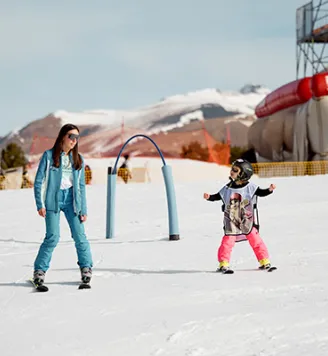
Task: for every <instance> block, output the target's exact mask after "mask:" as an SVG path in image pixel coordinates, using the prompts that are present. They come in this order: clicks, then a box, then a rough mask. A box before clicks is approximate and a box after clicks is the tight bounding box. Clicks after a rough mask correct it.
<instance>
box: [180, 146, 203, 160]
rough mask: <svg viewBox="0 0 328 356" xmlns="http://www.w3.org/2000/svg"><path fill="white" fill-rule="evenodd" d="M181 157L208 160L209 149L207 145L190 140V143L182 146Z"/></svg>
mask: <svg viewBox="0 0 328 356" xmlns="http://www.w3.org/2000/svg"><path fill="white" fill-rule="evenodd" d="M180 157H181V158H189V159H195V160H198V161H207V160H208V149H207V147H204V146H202V145H201V144H200V143H199V142H198V141H193V142H190V143H189V145H186V146H185V145H183V146H182V149H181V153H180Z"/></svg>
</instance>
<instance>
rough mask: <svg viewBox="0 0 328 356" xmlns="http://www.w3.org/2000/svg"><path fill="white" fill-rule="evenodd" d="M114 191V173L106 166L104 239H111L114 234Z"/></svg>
mask: <svg viewBox="0 0 328 356" xmlns="http://www.w3.org/2000/svg"><path fill="white" fill-rule="evenodd" d="M115 193H116V174H112V168H111V167H108V177H107V212H106V239H111V238H112V237H113V236H114V220H115Z"/></svg>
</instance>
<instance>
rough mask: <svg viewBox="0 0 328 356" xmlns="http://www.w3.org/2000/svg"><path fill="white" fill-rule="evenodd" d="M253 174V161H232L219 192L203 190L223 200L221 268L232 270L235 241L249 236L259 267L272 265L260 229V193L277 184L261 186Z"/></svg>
mask: <svg viewBox="0 0 328 356" xmlns="http://www.w3.org/2000/svg"><path fill="white" fill-rule="evenodd" d="M252 175H253V168H252V165H251V164H250V163H249V162H248V161H246V160H243V159H237V160H236V161H234V162H233V163H232V167H231V171H230V182H229V183H228V184H227V185H225V186H224V187H223V188H222V189H221V190H220V191H219V192H218V193H216V194H213V195H210V194H208V193H204V199H206V200H209V201H217V200H222V202H223V206H222V211H223V212H224V220H223V224H224V236H223V239H222V242H221V245H220V247H219V250H218V260H219V267H218V269H217V271H218V272H223V273H227V272H228V273H232V272H233V271H232V270H230V268H229V263H230V256H231V252H232V249H233V247H234V245H235V242H239V241H244V240H248V242H249V244H250V245H251V247H252V249H253V251H254V253H255V255H256V258H257V260H258V261H259V263H260V267H259V268H260V269H269V268H270V267H271V264H270V260H269V253H268V250H267V248H266V246H265V244H264V242H263V240H262V239H261V237H260V235H259V232H258V229H259V225H258V216H257V213H256V216H255V214H254V213H255V211H256V212H257V206H256V204H257V197H265V196H267V195H269V194H271V193H272V192H273V190H274V189H275V188H276V186H275V185H274V184H271V185H270V187H269V188H267V189H261V188H259V187H258V186H257V185H256V184H254V183H252V182H249V179H250V178H251V176H252Z"/></svg>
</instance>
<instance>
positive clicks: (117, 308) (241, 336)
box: [0, 176, 328, 356]
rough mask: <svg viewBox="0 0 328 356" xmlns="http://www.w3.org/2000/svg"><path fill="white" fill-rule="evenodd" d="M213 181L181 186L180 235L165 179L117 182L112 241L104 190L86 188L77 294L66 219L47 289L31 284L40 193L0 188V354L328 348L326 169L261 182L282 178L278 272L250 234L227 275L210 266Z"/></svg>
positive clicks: (273, 238) (211, 354) (242, 355)
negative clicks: (171, 231)
mask: <svg viewBox="0 0 328 356" xmlns="http://www.w3.org/2000/svg"><path fill="white" fill-rule="evenodd" d="M209 178H210V179H211V180H209V181H204V182H197V183H195V182H194V183H184V184H182V183H179V184H176V195H177V204H178V212H179V223H180V235H181V240H180V241H168V221H167V206H166V194H165V189H164V186H163V184H162V183H161V184H157V183H156V184H155V183H152V184H144V185H142V184H141V185H140V184H131V185H118V186H117V206H116V209H117V211H116V236H115V238H114V239H112V240H105V238H104V234H105V231H104V230H105V212H106V204H105V199H106V188H105V186H101V185H100V186H89V187H88V190H87V195H88V203H89V220H88V221H87V223H86V230H87V234H88V236H89V239H90V241H91V248H92V252H93V258H94V265H95V266H94V277H93V282H92V289H91V290H84V291H79V290H77V281H78V279H79V271H78V269H77V265H76V254H75V250H74V245H73V242H72V240H71V238H70V233H69V229H68V227H67V224H66V222H65V219H64V217H62V228H61V236H62V237H61V241H60V243H59V245H58V246H57V248H56V250H55V253H54V255H53V260H52V264H51V269H50V270H49V272H48V273H47V283H48V285H49V288H50V291H49V292H48V293H44V294H36V293H34V292H33V291H32V289H31V287H30V286H29V284H28V283H27V282H26V280H27V278H29V277H30V276H31V272H32V269H33V261H34V258H35V256H36V253H37V250H38V248H39V246H40V243H41V241H42V238H43V233H44V221H43V219H42V218H40V217H39V216H38V215H37V213H36V209H35V207H34V201H33V193H32V190H23V191H0V201H1V205H0V231H1V236H0V246H1V249H0V265H1V267H2V269H1V270H2V273H1V277H0V312H1V318H0V335H1V346H0V347H1V355H3V356H16V355H24V356H41V355H42V356H43V355H47V356H58V355H63V356H64V355H65V356H66V355H67V356H89V355H97V356H108V355H113V356H127V355H133V356H183V355H188V356H217V355H222V356H223V355H228V356H255V355H256V356H260V355H261V356H294V355H295V356H296V355H297V356H309V355H311V356H326V355H327V354H328V298H327V295H328V284H327V271H326V264H327V258H328V240H327V236H326V235H327V233H326V232H327V231H326V225H325V223H324V222H325V221H326V215H327V213H326V212H327V206H328V195H327V192H326V191H325V190H322V189H321V187H322V186H324V185H325V182H326V177H325V176H317V177H298V178H284V179H278V178H275V179H264V180H262V179H259V180H255V182H257V183H259V184H260V186H261V187H267V186H268V185H269V183H271V182H274V183H276V184H277V189H276V191H275V192H274V194H273V195H271V196H269V197H267V198H260V201H259V209H260V221H261V231H260V232H261V235H262V236H263V238H264V240H265V242H266V244H267V246H268V248H269V251H270V254H271V257H272V262H273V263H274V264H276V265H277V266H278V270H277V271H275V272H273V273H272V274H270V273H267V272H265V271H259V270H257V261H256V259H255V257H254V255H253V252H252V250H251V248H250V246H249V245H248V243H247V242H244V243H239V244H237V245H236V246H235V248H234V251H233V255H232V261H231V262H232V266H233V268H234V269H235V274H234V275H229V276H227V275H220V274H217V273H214V272H213V271H215V269H216V266H217V262H216V254H217V247H218V245H219V243H220V241H221V236H222V213H221V210H220V204H219V203H211V202H206V201H204V200H203V199H202V195H203V192H206V191H207V192H210V193H211V192H216V191H217V190H218V189H219V187H221V185H222V184H224V180H220V181H216V179H215V178H214V177H212V178H211V177H209ZM304 187H306V189H304ZM300 192H301V193H300ZM314 197H315V200H314ZM314 225H315V226H314Z"/></svg>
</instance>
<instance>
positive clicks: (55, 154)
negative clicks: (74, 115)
mask: <svg viewBox="0 0 328 356" xmlns="http://www.w3.org/2000/svg"><path fill="white" fill-rule="evenodd" d="M71 130H77V131H78V132H79V133H80V130H79V128H78V127H77V126H75V125H73V124H66V125H64V126H63V127H62V128H61V129H60V131H59V134H58V136H57V139H56V142H55V144H54V146H53V148H52V158H53V160H54V166H55V167H57V168H58V167H59V164H60V163H59V162H60V155H61V153H62V151H63V140H64V137H65V136H66V135H67V132H69V131H71ZM71 151H72V157H73V165H74V168H75V169H77V170H80V169H81V168H82V158H81V156H80V155H79V147H78V142H76V145H75V146H74V148H73V149H72V150H71Z"/></svg>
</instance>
